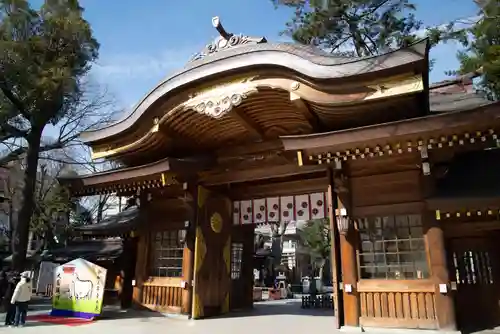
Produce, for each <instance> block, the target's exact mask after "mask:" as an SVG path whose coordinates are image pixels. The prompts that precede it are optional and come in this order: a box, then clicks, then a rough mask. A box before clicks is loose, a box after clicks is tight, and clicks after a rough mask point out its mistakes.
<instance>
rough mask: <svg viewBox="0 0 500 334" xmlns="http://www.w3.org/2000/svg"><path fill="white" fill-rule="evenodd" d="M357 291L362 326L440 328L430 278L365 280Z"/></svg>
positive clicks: (433, 287)
mask: <svg viewBox="0 0 500 334" xmlns="http://www.w3.org/2000/svg"><path fill="white" fill-rule="evenodd" d="M357 291H358V292H359V298H360V305H361V317H360V325H361V326H362V327H395V328H397V327H400V328H420V329H436V328H437V320H436V309H435V304H434V294H435V286H434V284H433V283H432V282H431V281H429V280H394V281H386V280H361V281H360V282H358V287H357Z"/></svg>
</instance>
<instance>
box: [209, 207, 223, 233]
mask: <svg viewBox="0 0 500 334" xmlns="http://www.w3.org/2000/svg"><path fill="white" fill-rule="evenodd" d="M210 226H211V227H212V230H213V231H214V232H215V233H220V231H221V230H222V216H221V215H220V213H218V212H214V214H212V217H210Z"/></svg>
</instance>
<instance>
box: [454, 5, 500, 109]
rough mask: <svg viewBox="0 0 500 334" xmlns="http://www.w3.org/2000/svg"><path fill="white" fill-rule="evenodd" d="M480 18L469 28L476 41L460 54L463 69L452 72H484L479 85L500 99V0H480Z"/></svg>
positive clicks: (491, 96)
mask: <svg viewBox="0 0 500 334" xmlns="http://www.w3.org/2000/svg"><path fill="white" fill-rule="evenodd" d="M476 3H477V4H478V6H479V7H480V19H479V20H478V21H477V23H476V24H475V25H474V26H473V27H472V28H471V29H470V30H469V32H470V35H471V36H472V42H471V43H470V45H469V47H468V48H466V49H465V50H463V51H461V52H459V53H458V59H459V61H460V68H459V69H458V71H453V72H451V73H450V74H468V73H474V72H477V73H480V74H481V80H480V82H479V87H480V89H481V90H482V91H484V92H485V93H486V95H487V97H488V98H490V99H492V100H495V101H496V100H500V0H489V1H476Z"/></svg>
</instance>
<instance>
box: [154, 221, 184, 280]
mask: <svg viewBox="0 0 500 334" xmlns="http://www.w3.org/2000/svg"><path fill="white" fill-rule="evenodd" d="M185 233H186V231H185V230H173V231H163V232H155V233H153V234H152V241H153V242H152V243H151V247H152V249H151V262H150V264H151V265H150V276H153V277H180V276H182V255H183V251H184V245H183V240H184V238H185Z"/></svg>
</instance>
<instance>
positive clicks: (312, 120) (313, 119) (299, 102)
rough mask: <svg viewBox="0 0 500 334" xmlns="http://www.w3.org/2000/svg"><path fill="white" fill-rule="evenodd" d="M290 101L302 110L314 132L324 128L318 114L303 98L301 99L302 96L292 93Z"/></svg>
mask: <svg viewBox="0 0 500 334" xmlns="http://www.w3.org/2000/svg"><path fill="white" fill-rule="evenodd" d="M290 101H291V102H292V104H293V105H294V106H295V108H297V110H298V111H300V113H301V114H302V115H304V117H305V118H306V119H307V121H308V122H309V125H311V128H312V129H313V131H314V132H320V131H321V130H322V129H323V128H324V126H323V124H322V122H321V120H320V119H319V117H318V115H316V114H315V113H314V112H313V111H312V110H311V109H310V108H309V106H308V105H307V103H306V102H305V101H304V100H303V99H301V98H300V96H298V95H297V94H294V93H290Z"/></svg>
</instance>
